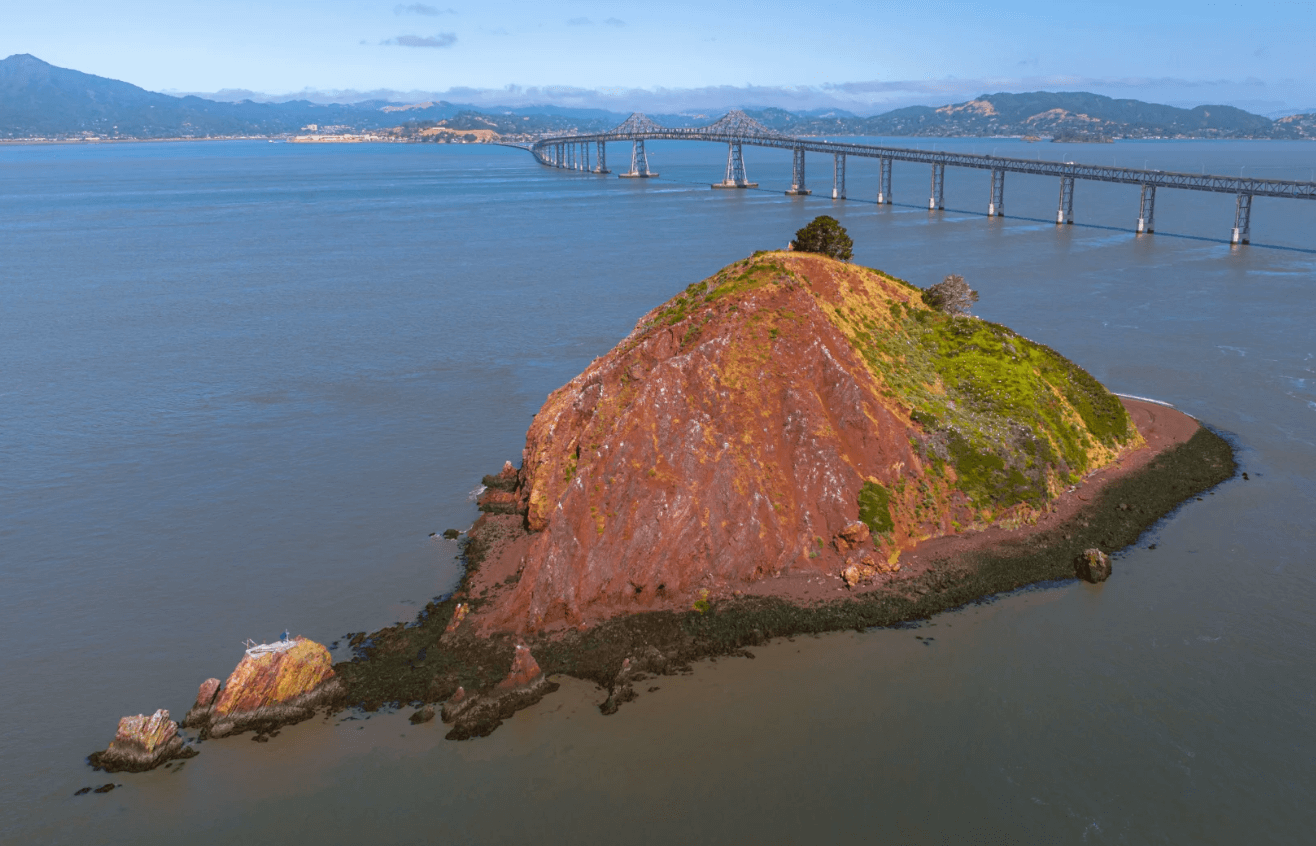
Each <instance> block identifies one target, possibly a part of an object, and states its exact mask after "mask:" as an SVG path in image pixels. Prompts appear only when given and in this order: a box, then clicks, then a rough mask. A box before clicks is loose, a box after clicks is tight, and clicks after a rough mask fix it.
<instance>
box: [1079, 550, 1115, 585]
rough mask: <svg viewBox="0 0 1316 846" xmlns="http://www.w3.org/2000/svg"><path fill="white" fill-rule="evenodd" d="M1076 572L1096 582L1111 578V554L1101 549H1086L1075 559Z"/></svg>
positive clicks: (1086, 580)
mask: <svg viewBox="0 0 1316 846" xmlns="http://www.w3.org/2000/svg"><path fill="white" fill-rule="evenodd" d="M1074 574H1075V575H1077V576H1078V577H1079V578H1080V579H1082V580H1083V581H1085V582H1091V583H1092V584H1096V583H1097V582H1104V581H1106V579H1109V578H1110V556H1108V555H1107V554H1106V553H1104V552H1102V551H1101V550H1099V549H1085V550H1083V552H1082V554H1080V555H1079V556H1078V558H1076V559H1074Z"/></svg>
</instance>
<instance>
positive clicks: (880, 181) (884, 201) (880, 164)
mask: <svg viewBox="0 0 1316 846" xmlns="http://www.w3.org/2000/svg"><path fill="white" fill-rule="evenodd" d="M877 204H878V205H879V206H889V205H891V157H890V156H882V157H881V158H879V159H878V160H877Z"/></svg>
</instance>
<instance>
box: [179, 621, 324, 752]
mask: <svg viewBox="0 0 1316 846" xmlns="http://www.w3.org/2000/svg"><path fill="white" fill-rule="evenodd" d="M213 682H215V679H207V680H206V681H205V682H203V683H202V685H201V689H200V691H199V692H198V695H197V702H196V704H195V705H193V706H192V709H191V710H190V711H188V714H187V718H186V719H185V720H184V725H186V726H189V727H196V728H200V729H201V730H202V734H203V736H206V737H224V736H226V735H230V734H238V733H240V732H244V731H249V730H256V731H269V730H271V729H274V728H277V727H278V726H281V725H286V724H289V723H296V722H300V721H302V720H305V719H308V718H310V717H311V716H312V715H314V713H315V710H316V709H317V708H318V707H321V706H323V705H327V704H330V703H331V702H333V701H334V699H335V698H336V697H337V695H338V694H339V693H340V691H341V685H340V684H339V682H338V680H337V679H336V678H335V676H334V670H333V666H332V661H331V660H330V657H329V650H328V649H327V648H326V647H325V646H324V645H323V644H319V643H316V642H315V641H313V640H308V639H306V638H303V637H298V638H295V639H293V640H290V641H281V642H279V643H277V644H271V645H268V646H261V647H256V648H253V649H249V650H247V653H246V654H245V655H244V656H243V657H242V660H241V661H240V662H239V663H238V666H237V667H236V668H235V669H234V670H233V672H232V673H231V674H230V675H229V677H228V680H227V681H225V682H224V685H223V687H222V688H218V689H216V686H215V685H214V684H212V683H213Z"/></svg>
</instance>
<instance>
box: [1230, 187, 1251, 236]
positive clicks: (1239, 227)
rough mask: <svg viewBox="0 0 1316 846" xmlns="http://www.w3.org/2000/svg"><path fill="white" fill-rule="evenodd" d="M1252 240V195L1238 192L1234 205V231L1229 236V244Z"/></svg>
mask: <svg viewBox="0 0 1316 846" xmlns="http://www.w3.org/2000/svg"><path fill="white" fill-rule="evenodd" d="M1251 242H1252V195H1251V194H1239V195H1238V203H1237V204H1236V205H1235V206H1234V231H1233V233H1232V234H1230V236H1229V243H1231V244H1249V243H1251Z"/></svg>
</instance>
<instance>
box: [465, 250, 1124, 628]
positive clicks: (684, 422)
mask: <svg viewBox="0 0 1316 846" xmlns="http://www.w3.org/2000/svg"><path fill="white" fill-rule="evenodd" d="M1138 439H1139V436H1138V435H1137V433H1136V430H1135V429H1134V428H1133V427H1132V426H1131V424H1130V421H1129V419H1128V416H1127V414H1126V413H1125V411H1124V409H1123V407H1122V406H1121V405H1120V404H1119V402H1118V400H1117V399H1116V398H1115V397H1113V396H1111V395H1110V394H1109V393H1108V392H1106V391H1105V389H1104V388H1102V387H1101V386H1100V385H1099V384H1097V383H1096V382H1095V380H1092V378H1091V377H1090V376H1088V375H1087V374H1086V373H1083V371H1081V370H1079V369H1078V368H1077V367H1075V366H1074V365H1073V364H1071V363H1070V362H1068V361H1066V360H1065V359H1063V358H1062V357H1061V356H1059V355H1058V354H1056V353H1055V352H1053V351H1051V350H1049V349H1047V348H1045V347H1042V346H1041V345H1038V344H1035V343H1033V342H1031V341H1028V340H1027V339H1025V338H1022V337H1020V336H1018V335H1016V334H1015V333H1013V332H1011V331H1010V330H1008V329H1006V328H1005V327H1001V326H996V325H994V324H990V323H985V322H984V321H980V320H976V319H974V318H963V317H958V318H956V317H950V316H947V315H943V314H941V313H939V312H936V311H933V310H932V309H929V308H928V307H927V306H925V305H924V304H923V302H922V299H921V291H920V290H919V289H917V288H915V287H913V286H911V285H908V284H907V283H904V282H901V281H899V280H896V279H893V278H891V277H889V276H886V275H884V274H882V273H880V272H877V271H873V270H869V269H867V268H861V267H857V266H854V265H851V264H847V263H842V262H839V261H834V260H831V259H827V258H824V257H822V256H817V255H811V254H804V253H790V252H784V253H763V254H758V255H756V256H754V257H752V258H750V259H747V260H745V261H742V262H738V263H736V264H733V265H731V266H729V267H727V268H725V269H723V270H722V271H720V272H719V273H718V274H716V275H715V276H713V277H711V278H709V279H707V280H704V281H703V282H700V283H696V284H695V285H692V286H690V287H689V288H688V289H687V290H686V292H685V293H684V294H682V295H680V296H678V297H676V298H674V299H673V300H671V301H669V302H668V303H666V304H664V305H663V306H661V307H659V308H657V309H655V310H654V311H652V312H650V313H649V314H647V315H645V316H644V318H642V319H641V320H640V322H639V324H638V325H637V326H636V328H635V330H634V331H633V332H632V333H631V334H630V335H629V336H628V337H627V338H625V339H624V340H623V341H622V342H621V343H620V344H618V345H617V346H616V348H614V349H613V350H612V351H611V352H610V353H608V354H607V355H606V356H603V357H602V358H599V359H596V360H595V361H594V362H593V363H592V364H591V365H590V366H589V367H588V368H587V369H586V370H585V372H584V373H582V374H581V375H580V376H578V377H576V378H575V379H573V380H572V381H571V382H569V383H568V384H566V385H565V386H563V387H562V388H560V389H559V390H557V391H555V392H554V393H553V394H551V395H550V396H549V398H548V400H547V401H546V402H545V403H544V406H543V408H542V409H541V410H540V412H539V414H538V415H536V417H535V420H534V423H533V425H532V426H531V428H530V430H529V433H528V435H527V438H526V448H525V452H524V455H523V461H522V467H521V469H520V474H519V477H518V479H517V485H516V488H515V492H516V494H517V497H518V504H517V506H516V509H515V510H516V511H517V512H520V513H522V514H524V515H525V525H526V527H527V528H528V530H529V531H530V532H531V536H530V538H529V540H528V541H527V542H525V543H523V544H521V545H519V546H517V547H515V549H514V550H513V552H514V554H516V555H518V556H520V560H519V561H517V562H514V563H515V572H516V577H517V579H518V580H517V581H516V582H515V584H514V585H513V586H512V587H511V588H510V589H508V590H506V591H503V592H501V593H500V594H499V595H498V596H497V597H496V598H495V599H494V601H493V602H492V604H491V607H489V608H487V609H483V610H482V611H481V612H480V614H479V625H480V627H481V628H482V629H483V630H486V631H488V630H493V629H511V630H518V631H529V630H536V629H542V628H546V627H553V626H559V625H579V624H581V623H583V622H586V621H590V620H597V619H601V618H606V617H608V616H612V615H615V614H619V613H625V612H628V611H637V610H644V609H646V608H656V607H679V606H681V605H682V604H684V605H685V606H686V607H689V603H690V601H691V600H695V599H696V598H698V597H705V598H706V597H708V596H709V595H712V596H714V597H716V596H719V595H725V594H728V593H730V592H732V591H733V590H735V589H736V588H737V587H739V586H743V585H744V584H746V583H750V582H753V581H756V580H760V579H766V578H772V577H773V576H774V575H778V574H781V573H783V572H786V571H792V570H794V571H798V570H800V569H811V570H817V571H821V572H826V573H830V574H833V575H836V574H840V573H842V572H843V571H844V570H846V569H847V568H848V567H853V566H859V567H861V568H866V569H862V577H863V579H864V580H865V581H867V580H871V579H881V578H885V577H887V576H888V575H889V574H890V573H892V572H894V571H895V570H896V569H897V562H898V558H899V555H900V553H901V551H902V550H905V549H908V548H910V547H912V546H914V545H915V544H917V543H919V542H920V541H922V540H925V539H928V538H932V537H937V536H941V535H945V534H950V533H954V532H958V531H971V530H974V529H978V528H982V527H984V526H986V525H989V524H993V523H999V522H1000V521H1003V520H1008V521H1027V520H1030V519H1035V518H1036V515H1037V514H1039V513H1040V512H1041V511H1042V510H1044V509H1045V508H1046V506H1047V504H1048V503H1049V501H1050V500H1051V499H1053V498H1054V497H1055V496H1056V495H1057V494H1058V493H1060V492H1061V491H1063V490H1064V489H1065V488H1066V487H1067V486H1068V485H1069V484H1071V483H1072V482H1073V481H1074V480H1076V479H1077V478H1078V477H1079V476H1080V475H1081V474H1082V473H1085V472H1088V471H1090V470H1092V469H1095V468H1097V467H1099V466H1102V465H1104V464H1106V463H1109V462H1110V461H1111V460H1113V459H1114V457H1115V456H1117V455H1118V454H1119V453H1120V452H1121V450H1123V449H1124V448H1126V447H1128V446H1131V445H1133V443H1134V442H1136V441H1138ZM500 505H505V504H504V503H500ZM857 522H858V523H862V524H863V525H864V526H865V527H866V529H867V531H866V532H864V531H860V530H859V528H857V527H856V526H855V524H856V523H857Z"/></svg>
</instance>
